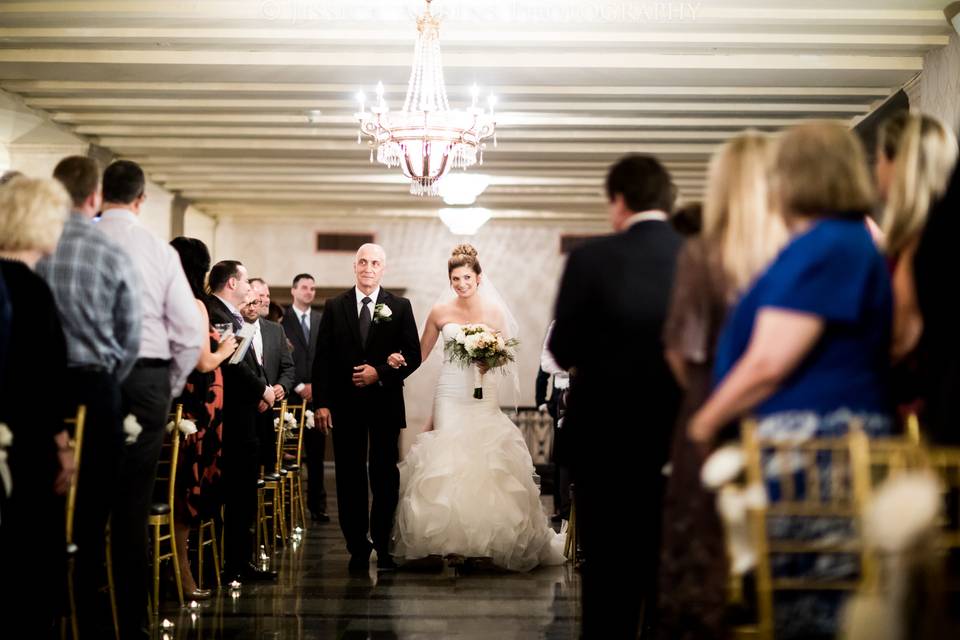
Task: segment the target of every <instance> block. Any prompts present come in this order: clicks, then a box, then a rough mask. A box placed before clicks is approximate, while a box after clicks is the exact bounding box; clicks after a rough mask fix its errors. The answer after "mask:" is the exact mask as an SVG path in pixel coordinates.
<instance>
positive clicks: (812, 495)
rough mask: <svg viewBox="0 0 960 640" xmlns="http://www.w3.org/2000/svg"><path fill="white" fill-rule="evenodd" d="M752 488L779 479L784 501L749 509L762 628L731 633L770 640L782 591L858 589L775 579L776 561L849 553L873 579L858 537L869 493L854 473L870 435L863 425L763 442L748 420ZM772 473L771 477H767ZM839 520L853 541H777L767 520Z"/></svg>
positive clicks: (850, 580) (844, 583) (851, 580)
mask: <svg viewBox="0 0 960 640" xmlns="http://www.w3.org/2000/svg"><path fill="white" fill-rule="evenodd" d="M741 438H742V446H743V451H744V455H745V467H746V468H745V471H746V482H747V484H748V486H761V487H768V486H769V483H770V481H771V480H775V481H776V483H777V485H778V488H779V493H780V495H779V496H778V497H777V499H776V500H775V501H767V503H766V504H765V505H763V506H759V507H757V506H753V507H750V508H749V509H748V520H749V526H750V530H751V534H752V537H753V543H754V545H755V551H756V555H757V565H756V576H755V577H756V599H757V623H756V624H755V625H744V626H740V627H737V628H736V629H734V630H733V632H734V633H733V635H734V637H736V638H760V639H762V640H770V639H772V638H773V633H774V597H775V594H776V593H781V592H800V591H803V592H823V591H828V592H836V591H853V590H855V589H856V588H857V587H858V585H859V584H860V578H859V577H852V576H851V577H847V578H843V579H833V580H826V579H822V578H817V577H814V576H796V577H782V576H777V575H774V570H773V557H774V556H775V555H776V556H790V555H795V554H825V553H826V554H851V555H854V556H856V557H857V558H859V560H860V564H861V572H864V573H869V571H870V566H871V565H870V560H869V558H868V556H867V553H866V552H865V550H864V548H863V544H862V541H861V537H860V535H859V531H860V523H859V514H860V506H861V505H862V503H863V500H864V499H865V498H866V496H867V493H868V490H867V487H866V485H865V482H864V479H863V478H862V476H861V475H860V474H857V473H855V467H857V466H858V465H862V460H860V461H858V456H859V457H861V458H862V456H863V451H864V449H863V447H864V445H865V443H866V436H865V435H864V434H863V432H862V430H861V429H860V428H859V426H858V425H856V424H854V425H851V427H850V433H848V434H847V435H845V436H841V437H836V438H813V439H808V440H803V441H799V440H797V441H785V440H772V439H766V438H761V437H760V436H759V435H758V433H757V426H756V423H755V422H754V421H752V420H747V421H745V422H744V423H743V425H742V429H741ZM765 471H766V473H765ZM775 517H779V518H791V519H799V520H802V519H807V518H819V519H831V520H833V519H835V520H838V521H841V522H847V521H848V522H849V523H850V525H851V526H850V529H849V530H848V532H849V535H845V536H844V535H841V536H833V537H831V538H830V539H823V538H816V539H774V538H771V536H770V530H769V522H770V521H769V520H768V519H769V518H775Z"/></svg>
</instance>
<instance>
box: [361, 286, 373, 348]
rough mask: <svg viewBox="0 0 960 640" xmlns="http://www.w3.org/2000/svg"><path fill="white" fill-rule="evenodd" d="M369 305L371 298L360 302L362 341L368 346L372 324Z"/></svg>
mask: <svg viewBox="0 0 960 640" xmlns="http://www.w3.org/2000/svg"><path fill="white" fill-rule="evenodd" d="M368 304H370V298H368V297H364V298H363V300H361V301H360V340H361V342H363V344H367V334H368V333H370V322H371V320H372V318H371V317H370V307H368V306H367V305H368Z"/></svg>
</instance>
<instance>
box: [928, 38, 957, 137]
mask: <svg viewBox="0 0 960 640" xmlns="http://www.w3.org/2000/svg"><path fill="white" fill-rule="evenodd" d="M919 107H920V110H921V111H924V112H926V113H929V114H931V115H935V116H937V117H938V118H940V119H942V120H943V121H944V122H945V123H946V124H947V125H949V126H951V127H953V130H954V131H957V128H958V127H960V35H958V34H957V33H956V32H954V33H953V34H952V35H951V36H950V44H948V45H947V46H946V47H942V48H940V49H937V50H935V51H931V52H930V53H928V54H927V55H926V56H925V57H924V59H923V72H922V74H921V76H920V96H919Z"/></svg>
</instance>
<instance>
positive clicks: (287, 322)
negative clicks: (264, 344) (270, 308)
mask: <svg viewBox="0 0 960 640" xmlns="http://www.w3.org/2000/svg"><path fill="white" fill-rule="evenodd" d="M321 319H322V314H321V313H320V312H319V311H316V310H314V309H311V310H310V340H309V341H308V340H307V339H306V338H304V336H303V330H302V329H301V328H300V317H299V316H298V315H297V311H296V309H294V308H293V307H292V306H290V307H288V308H287V310H286V311H284V312H283V322H282V324H283V330H284V331H285V332H286V334H287V338H288V339H289V340H290V344H292V345H293V364H294V380H293V386H294V387H296V386H298V385H299V384H301V383H303V384H310V383H311V381H312V380H313V361H314V359H315V358H316V356H317V336H319V335H320V322H321Z"/></svg>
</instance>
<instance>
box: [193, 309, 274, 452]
mask: <svg viewBox="0 0 960 640" xmlns="http://www.w3.org/2000/svg"><path fill="white" fill-rule="evenodd" d="M207 310H208V311H209V313H210V322H211V324H218V323H225V322H229V323H230V324H231V325H233V330H234V332H238V331H240V327H241V325H240V323H239V322H238V321H237V319H236V318H235V317H234V316H233V314H232V313H230V310H229V309H227V307H226V305H224V304H223V302H221V301H220V300H219V299H218V298H217V297H216V296H209V297H208V298H207ZM220 369H221V371H223V413H224V416H223V423H224V425H225V427H224V435H223V441H224V446H227V443H228V441H232V442H242V441H246V440H254V439H256V430H255V426H254V425H255V418H256V416H257V406H258V405H259V404H260V400H261V398H263V392H264V391H265V390H266V387H267V378H266V376H265V375H264V372H263V369H262V368H261V367H260V365H259V364H258V363H257V356H256V354H254V352H253V347H252V346H251V347H250V348H249V349H248V350H247V353H246V354H244V356H243V360H241V361H240V362H238V363H237V364H230V359H229V358H227V359H226V360H224V361H223V364H221V365H220Z"/></svg>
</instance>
